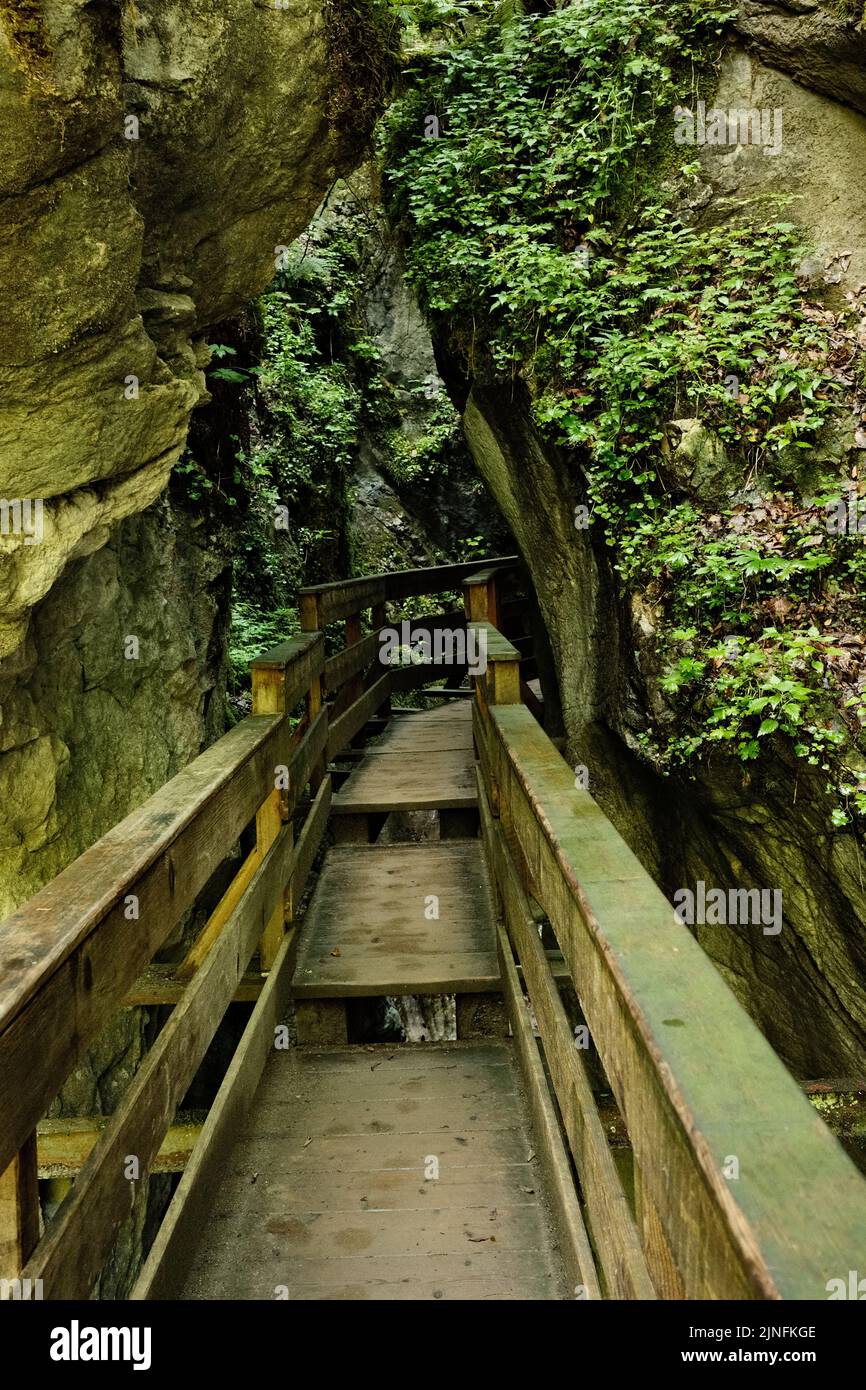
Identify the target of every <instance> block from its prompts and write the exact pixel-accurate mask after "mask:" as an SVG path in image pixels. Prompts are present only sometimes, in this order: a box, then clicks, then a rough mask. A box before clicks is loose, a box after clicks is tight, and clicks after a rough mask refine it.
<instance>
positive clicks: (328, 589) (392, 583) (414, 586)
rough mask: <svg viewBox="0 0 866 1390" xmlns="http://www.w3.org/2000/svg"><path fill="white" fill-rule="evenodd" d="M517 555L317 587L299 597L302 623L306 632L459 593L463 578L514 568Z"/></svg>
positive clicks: (392, 573)
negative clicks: (386, 606)
mask: <svg viewBox="0 0 866 1390" xmlns="http://www.w3.org/2000/svg"><path fill="white" fill-rule="evenodd" d="M517 562H518V557H517V556H516V555H507V556H503V557H502V558H501V559H497V560H495V561H493V560H464V561H461V562H460V563H459V564H456V565H433V566H430V567H429V568H424V569H415V570H395V571H391V572H389V573H386V574H377V575H370V576H368V577H362V578H359V579H346V580H342V581H339V582H337V583H332V584H317V585H314V586H312V587H311V588H307V589H302V590H301V591H300V594H299V596H298V599H299V604H300V608H301V623H302V626H303V627H304V629H305V630H306V631H312V630H315V629H316V628H322V627H325V626H326V624H328V623H333V622H337V621H338V620H339V619H340V618H347V617H348V616H349V614H351V613H358V612H361V611H362V610H363V609H365V608H372V607H374V606H377V605H379V604H382V603H385V602H386V600H392V601H394V600H396V599H402V598H411V597H414V596H416V595H418V594H436V593H445V592H447V591H449V590H451V589H459V588H460V587H461V585H462V583H463V580H464V578H465V577H466V575H469V574H474V573H476V572H477V571H478V570H482V569H486V568H488V567H489V566H490V565H492V564H495V565H496V566H497V567H498V568H500V569H507V568H509V567H511V566H514V565H516V564H517Z"/></svg>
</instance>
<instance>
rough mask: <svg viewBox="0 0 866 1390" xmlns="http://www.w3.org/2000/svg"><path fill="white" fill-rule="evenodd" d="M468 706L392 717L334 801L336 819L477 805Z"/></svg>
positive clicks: (470, 721)
mask: <svg viewBox="0 0 866 1390" xmlns="http://www.w3.org/2000/svg"><path fill="white" fill-rule="evenodd" d="M471 715H472V711H471V708H470V704H469V702H468V701H463V702H459V703H458V702H453V703H449V704H446V705H443V706H441V707H440V708H439V709H436V710H430V711H425V712H424V713H423V714H406V715H400V716H395V717H394V718H393V719H392V720H391V722H390V724H389V725H388V727H387V729H386V730H385V732H384V733H383V735H382V737H381V738H380V739H379V740H378V741H377V742H376V743H375V744H373V745H372V747H370V748H369V749H368V750H367V751H366V753H365V756H364V758H363V759H362V761H361V763H360V765H359V766H358V767H357V768H356V769H355V770H354V772H352V774H351V776H350V777H349V778H348V779H347V780H346V782H345V783H344V784H343V786H342V788H341V789H340V791H339V792H338V794H337V795H336V796H335V797H334V800H333V803H332V807H331V810H332V812H333V813H334V814H335V815H343V816H344V815H352V814H356V815H357V814H364V813H370V812H385V813H388V812H391V811H403V810H410V809H411V810H419V811H422V810H426V811H439V810H449V809H463V808H468V807H473V806H475V805H477V792H476V785H475V755H474V752H473V747H472V718H471Z"/></svg>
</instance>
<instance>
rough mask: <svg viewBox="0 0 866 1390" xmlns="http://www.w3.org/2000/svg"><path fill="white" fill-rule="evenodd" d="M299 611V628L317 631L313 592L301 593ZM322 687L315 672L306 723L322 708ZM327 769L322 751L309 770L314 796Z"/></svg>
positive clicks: (317, 623) (325, 754)
mask: <svg viewBox="0 0 866 1390" xmlns="http://www.w3.org/2000/svg"><path fill="white" fill-rule="evenodd" d="M298 606H299V608H300V613H301V629H302V631H304V632H319V631H320V630H321V627H320V623H319V601H318V599H317V598H316V595H315V594H301V595H300V600H299V605H298ZM322 689H323V678H322V675H321V673H319V674H316V675H314V676H313V677H312V679H311V680H310V688H309V690H308V691H307V695H306V711H307V724H308V725H309V724H312V722H313V720H314V719H315V717H316V715H317V714H318V713H319V711H320V709H321V708H322V700H323V695H322ZM327 771H328V755H327V753H323V754H322V756H321V758H317V759H316V761H315V763H314V764H313V767H312V770H311V772H310V790H311V792H312V793H313V795H314V796H315V794H316V792H317V791H318V790H319V787H320V786H321V785H322V783H323V781H324V780H325V776H326V774H327Z"/></svg>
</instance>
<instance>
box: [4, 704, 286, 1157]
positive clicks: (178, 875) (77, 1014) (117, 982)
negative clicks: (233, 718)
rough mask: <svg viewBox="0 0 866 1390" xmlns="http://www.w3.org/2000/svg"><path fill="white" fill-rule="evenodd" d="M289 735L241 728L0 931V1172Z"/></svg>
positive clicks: (276, 729) (251, 805) (209, 868)
mask: <svg viewBox="0 0 866 1390" xmlns="http://www.w3.org/2000/svg"><path fill="white" fill-rule="evenodd" d="M289 737H290V736H289V730H288V726H287V724H286V722H285V720H282V719H280V718H279V717H278V716H271V715H268V716H251V717H250V718H248V719H245V720H243V721H242V722H241V723H240V724H238V725H237V726H236V727H235V728H234V729H232V730H231V732H230V733H228V734H226V735H225V737H224V738H222V739H220V740H219V742H218V743H216V744H214V745H213V747H212V748H209V749H208V750H207V752H206V753H203V754H202V755H201V757H199V758H197V759H196V760H195V761H194V762H193V763H190V765H189V767H187V768H185V769H184V771H183V772H181V773H179V774H178V776H177V777H175V778H173V779H172V781H171V782H168V783H167V784H166V786H164V787H163V788H162V789H161V790H160V791H159V792H157V793H156V794H155V795H154V796H152V797H150V798H149V799H148V800H147V801H146V802H145V803H144V805H143V806H141V807H140V808H139V809H138V810H137V811H134V812H133V813H132V814H131V815H130V816H127V818H126V819H125V820H123V821H121V822H120V824H119V825H117V826H115V827H114V829H113V830H111V831H109V833H108V834H107V835H105V836H103V838H102V839H101V840H98V841H97V843H96V844H95V845H94V846H93V847H92V848H91V849H89V850H86V851H85V853H84V854H82V855H81V856H80V857H79V858H78V859H76V860H75V861H74V863H72V864H70V865H69V867H68V868H67V869H64V871H63V873H61V874H59V875H58V877H57V878H55V879H53V880H52V881H51V883H49V884H47V885H46V887H45V888H43V889H42V890H41V892H39V893H37V895H36V896H35V897H34V898H31V900H30V901H29V902H28V903H27V904H26V905H25V906H24V907H22V908H21V909H20V910H19V911H18V912H16V913H14V914H13V915H12V916H11V917H8V918H7V919H6V921H5V922H3V923H2V924H0V958H2V960H3V962H4V973H3V979H2V981H0V1170H2V1168H4V1167H5V1165H6V1164H7V1163H8V1162H9V1161H10V1160H11V1158H12V1157H13V1156H14V1154H15V1153H16V1151H17V1149H18V1148H19V1147H20V1145H21V1144H22V1143H23V1142H24V1141H25V1140H26V1139H27V1137H28V1135H29V1134H30V1133H31V1132H32V1131H33V1130H34V1129H35V1128H36V1124H37V1122H38V1121H39V1120H40V1119H41V1118H42V1117H43V1115H44V1114H45V1112H46V1111H47V1109H48V1106H49V1104H50V1103H51V1101H52V1100H53V1099H54V1097H55V1095H56V1094H57V1092H58V1091H59V1089H60V1087H61V1085H62V1084H63V1082H64V1081H65V1079H66V1077H67V1075H68V1073H69V1071H70V1069H71V1068H72V1067H73V1066H74V1065H75V1062H76V1060H77V1058H78V1057H79V1056H80V1055H81V1054H82V1052H83V1051H84V1050H85V1048H86V1047H87V1046H88V1044H89V1043H90V1042H91V1041H92V1039H93V1038H94V1037H95V1035H96V1033H97V1032H98V1030H99V1028H100V1027H101V1026H102V1025H103V1024H104V1023H105V1022H106V1021H107V1019H108V1018H109V1017H110V1015H111V1013H112V1012H113V1010H114V1009H116V1008H117V1007H119V1005H120V1004H121V1002H122V1000H123V998H124V996H125V994H126V993H127V991H128V990H129V989H130V988H131V987H132V986H133V985H134V983H135V981H136V979H137V978H138V976H139V975H140V974H141V971H142V970H143V969H144V967H145V966H146V965H147V963H148V962H149V961H150V960H151V958H152V957H153V955H154V953H155V952H156V951H157V950H158V949H159V947H160V946H161V945H162V943H163V942H164V941H165V939H166V938H167V937H168V935H169V933H170V932H171V931H172V930H173V928H174V926H175V924H176V923H177V921H178V919H179V918H180V916H181V914H182V913H183V912H185V911H186V909H187V908H188V907H190V906H191V905H192V903H193V902H194V901H195V899H196V897H197V895H198V893H199V892H200V891H201V889H202V888H203V887H204V885H205V883H206V882H207V880H208V879H209V878H210V876H211V874H212V873H213V872H214V870H215V869H216V868H217V866H218V864H219V863H220V861H221V860H222V858H223V857H224V855H225V853H226V850H227V848H228V847H230V846H231V845H233V844H234V843H235V841H236V840H237V838H238V836H239V834H240V832H241V830H242V829H243V827H244V826H245V825H246V824H247V823H248V822H249V820H250V818H251V817H252V816H253V815H254V814H255V811H256V810H257V808H258V806H259V804H260V803H261V800H262V794H263V789H267V787H268V786H269V785H271V786H272V785H273V777H274V769H275V767H276V766H277V765H278V764H279V763H284V762H285V761H286V758H287V748H288V746H289ZM130 895H134V898H131V897H130ZM133 913H134V914H136V915H132V914H133Z"/></svg>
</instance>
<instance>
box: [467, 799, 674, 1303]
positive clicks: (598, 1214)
mask: <svg viewBox="0 0 866 1390" xmlns="http://www.w3.org/2000/svg"><path fill="white" fill-rule="evenodd" d="M480 806H481V826H482V832H483V837H484V848H485V853H486V854H487V859H488V863H489V865H490V867H491V871H492V874H493V878H494V881H495V883H496V886H497V888H498V891H499V895H500V898H501V902H502V908H503V913H504V916H505V921H506V924H507V928H508V934H509V937H510V940H511V943H512V945H513V946H514V949H515V951H516V953H517V956H518V958H519V960H520V963H521V965H522V967H523V973H524V978H525V981H526V985H527V989H528V992H529V997H530V999H531V1001H532V1008H533V1012H534V1015H535V1020H536V1023H537V1025H538V1031H539V1034H540V1037H541V1041H542V1044H543V1047H544V1054H545V1057H546V1059H547V1065H548V1069H549V1071H550V1076H551V1080H552V1082H553V1088H554V1092H555V1094H556V1098H557V1101H558V1104H559V1109H560V1113H561V1115H562V1123H563V1128H564V1130H565V1133H566V1135H567V1137H568V1142H569V1146H570V1148H571V1152H572V1154H573V1155H574V1161H575V1166H576V1169H577V1172H578V1174H579V1176H580V1182H581V1187H582V1189H583V1194H584V1199H585V1201H586V1206H587V1212H588V1214H589V1220H590V1224H591V1230H592V1234H593V1240H594V1244H595V1248H596V1250H597V1251H598V1255H599V1261H600V1264H601V1268H602V1270H603V1272H604V1276H605V1281H606V1285H607V1290H608V1294H609V1297H611V1298H625V1299H628V1298H638V1299H649V1298H654V1297H655V1290H654V1288H653V1284H652V1280H651V1279H650V1275H649V1270H648V1269H647V1264H646V1260H645V1258H644V1254H643V1250H642V1248H641V1242H640V1237H639V1235H638V1231H637V1228H636V1226H635V1222H634V1219H633V1217H632V1214H631V1210H630V1208H629V1204H628V1200H627V1197H626V1194H625V1192H624V1191H623V1188H622V1184H621V1182H620V1180H619V1175H618V1173H617V1171H616V1166H615V1164H614V1161H613V1158H612V1157H611V1153H610V1149H609V1146H608V1140H607V1136H606V1134H605V1131H604V1129H603V1127H602V1123H601V1120H600V1118H599V1115H598V1111H597V1109H596V1104H595V1098H594V1096H593V1092H592V1084H591V1082H590V1078H589V1076H588V1074H587V1070H586V1064H585V1061H584V1057H583V1053H582V1052H581V1051H580V1050H579V1049H578V1047H577V1046H576V1045H575V1038H574V1036H573V1035H572V1031H571V1028H570V1026H569V1022H568V1018H567V1016H566V1012H565V1008H564V1006H563V1003H562V1000H561V998H560V995H559V990H558V988H557V984H556V981H555V979H554V976H553V973H552V971H551V968H550V963H549V961H548V959H547V955H546V953H545V950H544V947H543V946H542V944H541V940H540V938H539V935H538V930H537V927H536V924H535V921H534V919H533V915H532V910H531V908H530V904H529V900H528V898H527V896H526V893H525V891H524V889H523V885H522V883H521V881H520V878H519V875H518V872H517V869H516V868H515V865H514V862H513V860H512V857H511V854H510V853H509V849H508V844H507V840H506V837H505V835H504V833H503V831H502V829H501V828H500V826H499V825H498V824H497V823H496V822H495V821H494V819H493V816H492V815H491V813H490V808H489V805H488V802H487V797H486V795H484V793H483V790H481V791H480Z"/></svg>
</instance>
